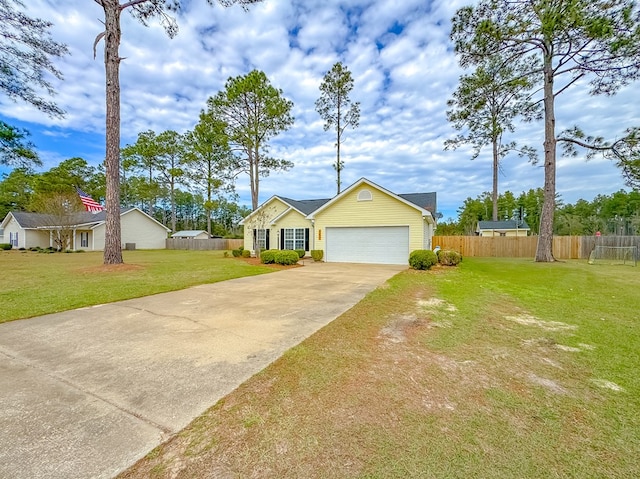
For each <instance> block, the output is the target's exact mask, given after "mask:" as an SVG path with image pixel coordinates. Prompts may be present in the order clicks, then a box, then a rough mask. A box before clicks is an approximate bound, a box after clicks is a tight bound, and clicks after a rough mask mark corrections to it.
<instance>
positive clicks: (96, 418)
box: [0, 263, 405, 479]
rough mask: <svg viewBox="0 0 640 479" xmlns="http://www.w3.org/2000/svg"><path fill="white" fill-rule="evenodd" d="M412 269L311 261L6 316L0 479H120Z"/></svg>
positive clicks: (0, 375)
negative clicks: (367, 297) (71, 308)
mask: <svg viewBox="0 0 640 479" xmlns="http://www.w3.org/2000/svg"><path fill="white" fill-rule="evenodd" d="M403 269H405V267H403V266H389V265H360V264H337V263H310V264H307V265H306V266H304V267H302V268H296V269H290V270H286V271H280V272H276V273H272V274H267V275H261V276H253V277H249V278H240V279H236V280H231V281H225V282H222V283H216V284H211V285H202V286H197V287H194V288H189V289H186V290H183V291H176V292H173V293H164V294H159V295H154V296H147V297H144V298H139V299H133V300H128V301H122V302H118V303H111V304H105V305H100V306H95V307H91V308H83V309H78V310H74V311H68V312H64V313H58V314H51V315H47V316H41V317H37V318H32V319H26V320H21V321H13V322H10V323H5V324H0V444H2V446H0V478H12V479H21V478H25V479H27V478H29V479H32V478H39V479H46V478H65V479H66V478H69V477H74V478H111V477H113V476H115V475H116V474H118V473H119V472H120V471H122V470H123V469H126V468H127V467H128V466H130V465H131V464H133V463H134V462H135V461H136V460H138V459H139V458H141V457H143V456H144V455H145V454H146V453H147V452H149V451H150V450H151V449H152V448H154V447H155V446H157V445H158V444H160V443H162V442H163V441H165V440H166V439H167V438H168V437H170V436H171V435H172V434H175V433H176V432H178V431H180V430H181V429H183V428H184V427H185V426H186V425H187V424H189V423H190V422H191V420H192V419H194V418H195V417H196V416H198V415H200V414H201V413H202V412H204V411H205V410H206V409H207V408H209V407H210V406H212V405H213V404H215V403H216V402H217V401H218V400H219V399H221V398H222V397H224V396H225V395H227V394H228V393H229V392H231V391H232V390H234V389H235V388H236V387H238V386H239V385H240V384H242V383H243V382H244V381H245V380H247V379H248V378H249V377H251V376H252V375H254V374H255V373H257V372H259V371H260V370H262V369H263V368H264V367H265V366H267V365H268V364H270V363H271V362H272V361H274V360H275V359H277V358H278V357H280V356H281V355H282V354H283V353H284V352H285V351H286V350H287V349H289V348H291V347H292V346H294V345H296V344H298V343H299V342H301V341H302V340H303V339H305V338H306V337H308V336H310V335H311V334H313V333H314V332H315V331H317V330H318V329H320V328H322V327H323V326H324V325H326V324H327V323H329V322H331V321H332V320H334V319H335V318H336V317H338V316H339V315H340V314H342V313H343V312H344V311H346V310H348V309H349V308H351V307H352V306H353V305H354V304H356V303H357V302H358V301H360V300H361V299H362V298H363V297H364V295H365V294H366V293H368V292H369V291H371V290H373V289H375V287H376V286H378V285H380V284H382V283H384V282H385V281H386V280H387V279H388V278H390V277H391V276H393V275H394V274H396V273H397V272H399V271H401V270H403Z"/></svg>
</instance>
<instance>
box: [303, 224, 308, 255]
mask: <svg viewBox="0 0 640 479" xmlns="http://www.w3.org/2000/svg"><path fill="white" fill-rule="evenodd" d="M304 250H305V251H309V228H305V229H304Z"/></svg>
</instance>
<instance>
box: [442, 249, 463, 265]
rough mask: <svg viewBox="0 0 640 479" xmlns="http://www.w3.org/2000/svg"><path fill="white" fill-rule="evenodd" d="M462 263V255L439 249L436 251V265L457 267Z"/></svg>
mask: <svg viewBox="0 0 640 479" xmlns="http://www.w3.org/2000/svg"><path fill="white" fill-rule="evenodd" d="M461 261H462V255H461V254H460V253H458V252H457V251H453V250H445V249H441V250H439V251H438V263H440V264H441V265H444V266H457V265H458V264H459V263H460V262H461Z"/></svg>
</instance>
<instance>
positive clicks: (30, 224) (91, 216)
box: [11, 208, 132, 228]
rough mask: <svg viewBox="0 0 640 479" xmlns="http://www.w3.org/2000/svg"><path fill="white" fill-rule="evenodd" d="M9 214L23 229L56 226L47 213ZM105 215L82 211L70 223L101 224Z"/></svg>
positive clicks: (103, 212)
mask: <svg viewBox="0 0 640 479" xmlns="http://www.w3.org/2000/svg"><path fill="white" fill-rule="evenodd" d="M130 209H132V208H122V209H121V210H120V214H122V213H126V212H127V211H129V210H130ZM11 214H12V215H13V217H14V218H15V219H16V221H17V222H18V224H19V225H20V226H21V227H23V228H42V227H47V226H57V225H56V223H57V220H56V215H52V214H47V213H30V212H27V211H12V212H11ZM106 217H107V214H106V212H105V211H100V212H98V213H91V212H89V211H82V212H80V213H76V214H75V215H74V216H73V220H72V221H70V223H73V224H75V225H90V224H96V223H102V222H103V221H105V219H106Z"/></svg>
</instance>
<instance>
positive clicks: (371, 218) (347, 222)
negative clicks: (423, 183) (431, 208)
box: [311, 184, 426, 251]
mask: <svg viewBox="0 0 640 479" xmlns="http://www.w3.org/2000/svg"><path fill="white" fill-rule="evenodd" d="M362 190H369V191H370V192H371V195H372V198H371V200H370V201H358V193H359V192H360V191H362ZM339 226H355V227H357V226H409V251H413V250H416V249H423V248H424V247H425V244H424V243H425V232H424V228H425V227H426V225H425V221H424V219H423V218H422V214H421V213H420V211H419V210H417V209H416V208H413V207H411V206H409V205H407V204H405V203H403V202H402V201H400V200H398V199H396V198H394V197H392V196H390V195H388V194H387V193H384V192H383V191H380V190H378V189H377V188H374V187H372V186H370V185H367V184H363V185H361V186H359V187H358V188H355V189H354V190H353V191H351V192H349V193H347V194H346V195H345V196H343V197H342V198H340V199H339V200H338V201H336V202H335V203H333V204H331V205H330V206H329V207H328V208H327V209H325V210H323V211H321V212H319V213H318V214H317V215H315V231H314V241H312V242H311V244H312V246H311V248H312V249H321V250H324V249H325V237H326V236H325V233H326V228H327V227H339Z"/></svg>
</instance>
